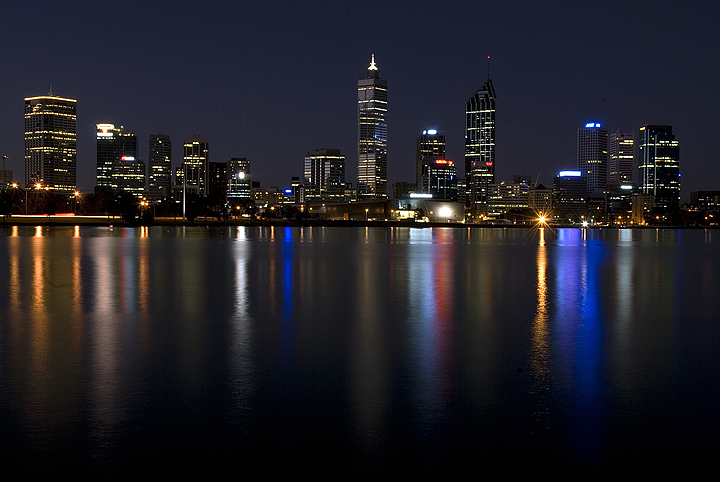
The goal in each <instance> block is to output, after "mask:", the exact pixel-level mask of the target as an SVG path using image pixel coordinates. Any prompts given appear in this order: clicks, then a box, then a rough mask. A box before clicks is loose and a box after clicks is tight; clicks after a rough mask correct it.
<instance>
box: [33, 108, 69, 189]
mask: <svg viewBox="0 0 720 482" xmlns="http://www.w3.org/2000/svg"><path fill="white" fill-rule="evenodd" d="M76 107H77V101H76V100H73V99H64V98H62V97H54V96H52V95H45V96H38V97H28V98H26V99H25V187H26V188H30V187H33V186H34V185H35V184H40V185H41V186H42V187H43V188H48V189H49V190H52V191H56V192H64V193H69V194H71V193H74V192H75V190H76V189H77V147H76V145H77V142H76V139H77V109H76Z"/></svg>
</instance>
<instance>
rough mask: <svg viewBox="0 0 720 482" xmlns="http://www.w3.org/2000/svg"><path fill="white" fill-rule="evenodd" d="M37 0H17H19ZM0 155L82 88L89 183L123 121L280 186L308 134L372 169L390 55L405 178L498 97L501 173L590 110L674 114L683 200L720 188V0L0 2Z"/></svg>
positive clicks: (564, 143)
mask: <svg viewBox="0 0 720 482" xmlns="http://www.w3.org/2000/svg"><path fill="white" fill-rule="evenodd" d="M13 3H19V2H13ZM0 25H1V26H2V29H1V30H0V38H2V45H3V48H2V49H1V50H0V65H1V66H2V83H1V84H0V109H2V110H1V112H0V155H7V156H10V157H15V158H19V159H17V160H10V161H8V168H9V169H13V171H15V177H16V178H19V179H22V178H23V164H24V163H23V161H22V160H21V159H22V157H23V154H24V147H23V146H24V143H23V142H24V141H23V120H22V119H23V114H22V113H23V98H24V97H27V96H33V95H42V94H46V93H47V92H48V89H49V86H50V84H51V83H52V89H53V93H54V94H55V95H58V96H64V97H71V98H75V99H77V100H78V184H79V186H80V188H81V189H82V190H83V191H90V190H92V188H93V186H94V183H95V148H96V146H95V124H96V123H100V122H109V123H114V124H116V125H124V126H125V127H126V128H128V129H130V130H132V131H134V132H135V134H136V135H137V136H138V138H139V140H140V145H141V149H140V153H139V155H140V157H141V158H142V159H147V139H148V136H149V135H150V134H152V133H156V132H163V133H165V134H170V136H171V137H172V141H173V165H174V166H177V165H179V164H180V162H181V157H182V138H183V137H189V136H192V135H193V134H200V135H202V136H203V137H208V138H209V139H210V158H211V160H213V161H225V160H227V159H229V158H230V157H247V158H249V159H250V161H251V165H252V174H253V178H254V179H255V180H259V181H261V183H262V185H263V186H272V185H277V186H278V187H284V186H286V185H288V184H289V182H290V177H291V176H300V175H301V174H302V160H303V157H304V155H305V154H306V153H307V151H308V150H309V149H318V148H339V149H341V150H342V152H343V154H345V156H346V159H347V176H348V180H349V181H351V182H353V184H355V183H356V177H357V168H356V161H357V154H356V139H357V126H356V123H357V119H356V105H355V99H356V83H357V78H358V76H360V75H362V74H363V72H364V71H365V69H366V67H367V65H368V64H369V62H370V55H371V54H372V53H374V54H375V57H376V61H377V64H378V66H379V67H380V70H381V71H382V72H383V74H384V75H385V76H386V77H387V79H388V91H389V94H388V96H389V108H388V110H389V114H388V138H389V140H388V145H389V147H388V172H389V176H388V177H389V179H388V180H389V182H390V183H393V182H397V181H400V180H406V181H412V180H414V176H415V173H414V156H415V138H416V137H417V136H418V135H419V134H420V133H421V132H422V130H423V129H426V128H431V127H432V128H437V129H439V130H440V132H441V133H442V134H444V135H445V136H446V137H447V142H448V155H447V157H448V158H450V159H453V160H455V161H456V163H457V164H458V165H460V166H463V165H464V163H463V142H464V141H463V136H464V122H465V121H464V109H465V101H466V100H467V98H468V97H470V95H471V94H472V93H473V92H474V90H475V89H477V88H478V87H480V85H481V84H482V83H483V82H484V81H485V80H486V78H487V64H486V57H487V55H490V56H491V66H490V75H491V78H492V79H493V83H494V84H495V89H496V92H497V95H498V101H497V161H496V165H497V173H496V175H497V177H496V178H497V180H498V181H501V180H509V178H510V176H511V175H512V174H519V173H521V172H522V171H523V169H524V170H525V173H526V174H531V175H532V176H533V179H535V176H536V175H537V173H538V170H540V169H542V173H541V178H540V180H541V182H543V183H545V184H549V183H550V182H551V181H552V176H553V175H555V174H556V173H557V171H558V170H560V169H562V168H572V167H574V166H575V162H576V149H577V146H576V142H577V128H578V127H580V126H582V125H584V123H585V122H587V121H590V120H597V121H600V122H602V123H603V124H604V125H605V126H606V127H608V129H611V130H614V129H616V128H621V129H633V130H636V131H637V129H638V128H639V127H640V126H641V125H642V124H645V123H648V122H653V121H662V122H665V123H667V124H670V125H672V126H673V132H674V133H675V135H676V137H677V139H678V140H679V141H680V156H681V157H680V169H681V173H682V175H683V200H687V199H688V198H689V193H690V191H692V190H709V189H720V151H719V150H718V149H717V148H716V144H717V142H718V136H717V134H716V133H715V129H714V128H712V126H713V125H714V118H715V116H717V115H718V113H719V111H720V109H719V108H720V101H719V100H718V96H717V94H716V91H717V89H718V78H720V66H719V59H718V52H719V50H718V45H720V28H719V27H718V25H720V6H719V5H718V4H717V3H716V2H710V1H707V2H675V1H672V2H671V1H660V2H645V1H640V2H632V3H628V2H620V1H617V2H615V1H609V2H597V1H594V2H578V1H575V2H555V3H554V4H553V5H550V4H549V2H529V1H528V2H519V1H503V2H482V1H475V2H467V1H465V2H455V1H445V2H426V1H416V2H384V1H373V0H371V1H365V2H312V1H311V2H272V1H271V2H213V1H207V2H204V3H202V4H201V3H199V2H198V3H195V2H185V1H178V2H139V1H124V2H102V1H93V2H85V1H77V2H62V1H54V2H49V1H39V2H34V3H32V4H29V5H11V6H5V7H3V12H2V16H0Z"/></svg>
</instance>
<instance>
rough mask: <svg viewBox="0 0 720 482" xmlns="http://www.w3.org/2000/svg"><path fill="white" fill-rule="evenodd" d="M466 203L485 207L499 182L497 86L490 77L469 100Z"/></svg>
mask: <svg viewBox="0 0 720 482" xmlns="http://www.w3.org/2000/svg"><path fill="white" fill-rule="evenodd" d="M465 181H466V183H467V191H468V193H467V198H466V205H467V206H468V207H470V208H471V209H473V210H479V211H485V210H486V206H487V189H488V186H489V185H490V184H493V183H494V182H495V88H494V87H493V83H492V80H490V79H488V80H487V82H485V83H484V84H483V85H482V87H480V88H479V89H478V90H477V92H475V93H474V94H473V95H472V97H470V98H469V99H468V100H467V102H466V103H465Z"/></svg>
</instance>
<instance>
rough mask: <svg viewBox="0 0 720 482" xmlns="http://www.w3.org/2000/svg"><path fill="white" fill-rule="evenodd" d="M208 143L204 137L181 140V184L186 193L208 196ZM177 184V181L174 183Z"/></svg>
mask: <svg viewBox="0 0 720 482" xmlns="http://www.w3.org/2000/svg"><path fill="white" fill-rule="evenodd" d="M209 153H210V141H209V140H208V139H207V138H204V137H185V138H183V164H182V166H181V170H182V180H181V182H182V184H184V189H185V191H186V192H193V193H195V194H198V195H200V196H207V195H208V169H209V165H208V163H209V162H210V156H209ZM176 183H178V184H179V181H176Z"/></svg>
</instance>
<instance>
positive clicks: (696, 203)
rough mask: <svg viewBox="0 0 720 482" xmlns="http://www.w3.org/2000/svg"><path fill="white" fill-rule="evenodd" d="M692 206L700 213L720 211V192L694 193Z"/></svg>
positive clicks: (691, 201) (691, 194)
mask: <svg viewBox="0 0 720 482" xmlns="http://www.w3.org/2000/svg"><path fill="white" fill-rule="evenodd" d="M690 205H691V206H692V207H693V208H695V209H697V210H698V211H701V212H704V211H720V191H692V192H691V193H690Z"/></svg>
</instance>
